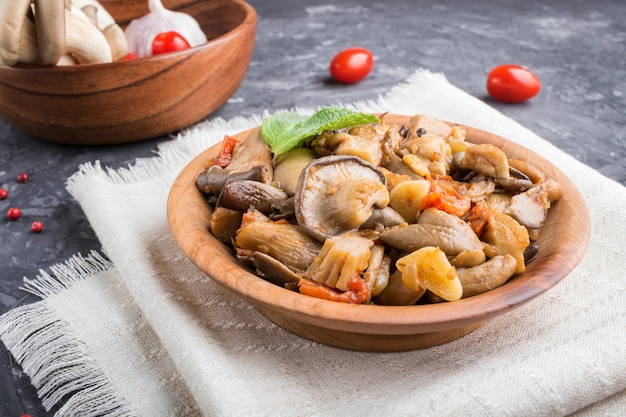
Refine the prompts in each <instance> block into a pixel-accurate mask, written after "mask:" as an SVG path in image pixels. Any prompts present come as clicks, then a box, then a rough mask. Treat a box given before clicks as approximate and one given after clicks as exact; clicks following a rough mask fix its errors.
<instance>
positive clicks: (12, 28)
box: [0, 0, 52, 65]
mask: <svg viewBox="0 0 626 417" xmlns="http://www.w3.org/2000/svg"><path fill="white" fill-rule="evenodd" d="M49 1H52V0H49ZM29 7H30V0H3V1H0V16H1V17H2V24H0V65H15V64H17V62H18V60H19V57H20V38H21V37H22V28H23V26H24V22H25V21H26V20H27V17H26V13H27V11H28V8H29Z"/></svg>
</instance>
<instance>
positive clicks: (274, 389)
mask: <svg viewBox="0 0 626 417" xmlns="http://www.w3.org/2000/svg"><path fill="white" fill-rule="evenodd" d="M329 104H332V103H329ZM351 106H352V107H354V108H357V109H359V110H366V111H379V112H384V111H390V112H393V113H400V114H408V115H411V114H417V113H424V114H431V115H433V116H436V117H440V118H443V119H446V120H451V121H455V122H458V123H463V124H467V125H472V126H475V127H478V128H481V129H485V130H489V131H492V132H494V133H496V134H499V135H502V136H504V137H506V138H509V139H511V140H513V141H516V142H518V143H521V144H522V145H524V146H527V147H529V148H531V149H533V150H534V151H535V152H538V153H540V154H542V155H544V156H545V157H546V158H547V159H549V160H550V161H552V162H553V163H554V164H556V165H557V166H559V167H560V168H561V170H562V171H563V172H565V173H566V174H567V175H568V176H569V177H570V178H571V179H572V180H573V181H574V182H575V183H576V184H577V185H578V186H579V189H580V191H581V193H582V194H583V196H584V198H585V200H586V202H587V204H588V206H589V211H590V215H591V222H592V236H591V241H590V244H589V248H588V252H587V254H586V256H585V257H584V258H583V259H582V261H581V263H580V264H579V266H578V267H577V268H576V270H575V271H574V272H572V273H571V274H570V275H569V276H568V277H567V278H566V279H565V280H563V281H562V282H561V283H559V284H558V285H557V286H556V287H554V288H553V289H551V290H550V291H549V292H547V293H546V294H544V295H542V296H540V297H538V298H536V299H535V300H533V301H531V302H529V303H528V304H526V305H524V306H522V307H520V308H518V309H516V310H513V311H511V312H509V313H507V314H505V315H503V316H500V317H497V318H495V319H492V320H490V321H489V322H487V323H486V324H485V325H484V326H482V327H480V328H479V329H478V330H476V331H474V332H473V333H471V334H469V335H467V336H465V337H463V338H461V339H458V340H455V341H452V342H450V343H447V344H444V345H441V346H436V347H433V348H430V349H426V350H420V351H413V352H402V353H363V352H352V351H346V350H340V349H335V348H331V347H327V346H322V345H319V344H317V343H314V342H311V341H308V340H305V339H302V338H300V337H297V336H295V335H292V334H290V333H288V332H286V331H284V330H282V329H280V328H278V327H277V326H275V325H274V324H272V323H271V322H269V321H268V320H267V319H265V318H264V317H263V316H261V315H260V314H259V313H258V312H256V310H254V308H252V307H251V306H250V305H249V304H247V303H245V302H244V301H242V300H240V299H239V298H238V297H237V296H235V295H233V294H231V293H229V292H227V291H225V290H224V289H223V288H221V287H220V286H218V285H217V284H215V283H213V282H212V281H211V280H210V279H208V278H207V277H205V276H204V275H203V274H202V273H201V272H199V271H198V270H197V268H196V267H195V266H194V265H193V264H192V263H191V262H190V261H189V260H188V259H187V258H186V257H185V256H184V254H182V252H181V251H180V249H179V248H178V247H177V245H176V243H175V242H174V240H173V238H172V237H171V235H170V233H169V229H168V226H167V220H166V200H167V196H168V192H169V188H170V186H171V184H172V182H173V181H174V179H175V177H176V175H177V174H178V173H179V172H180V171H181V170H182V168H183V167H184V166H185V165H186V164H187V163H188V162H189V161H190V160H191V159H192V158H193V157H194V156H195V155H197V154H198V153H199V152H201V151H202V150H204V149H205V148H206V147H208V146H210V145H212V144H214V143H217V142H219V141H220V140H221V139H222V138H223V136H224V134H226V133H228V134H232V133H236V132H237V131H240V130H243V129H245V128H247V127H251V126H254V125H257V124H259V122H260V121H261V116H262V115H259V116H258V117H255V118H251V119H233V120H230V121H224V120H213V121H208V122H205V123H202V124H199V125H197V126H194V127H193V128H192V129H190V130H188V131H186V132H185V133H183V134H182V135H180V137H179V138H177V139H176V140H173V141H170V142H167V143H165V144H163V145H162V146H161V147H160V155H159V156H158V157H155V158H151V159H146V160H140V161H137V164H135V165H134V166H133V167H130V168H128V169H123V170H118V171H111V170H107V169H105V168H103V167H101V166H100V165H99V164H98V163H97V162H96V163H93V164H87V165H85V166H82V167H81V168H80V170H79V172H78V173H77V174H75V175H74V176H73V177H72V178H70V179H69V181H68V190H69V191H70V193H71V194H72V195H73V196H74V197H75V198H76V199H77V201H78V202H79V203H80V205H81V207H82V208H83V210H84V212H85V213H86V215H87V217H88V219H89V221H90V223H91V225H92V227H93V229H94V230H95V232H96V233H97V235H98V237H99V239H100V241H101V243H102V248H103V252H104V253H105V254H106V256H107V258H108V259H106V258H104V257H102V256H101V255H100V254H98V253H91V254H88V255H87V256H81V255H77V256H76V257H74V258H72V259H70V260H68V261H67V262H66V263H64V264H60V265H58V266H56V267H54V268H52V269H51V270H50V271H42V272H41V274H40V276H38V277H36V278H35V279H33V280H26V282H25V288H26V289H27V290H28V291H31V292H34V293H36V294H39V295H41V296H42V297H43V300H42V301H41V302H38V303H35V304H33V305H29V306H23V307H19V308H17V309H15V310H13V311H10V312H8V313H7V314H5V315H4V316H2V317H1V318H0V337H1V338H2V340H3V341H4V343H5V344H6V346H7V347H8V348H9V350H10V351H11V352H12V353H13V354H14V355H15V357H16V358H17V360H18V361H19V362H20V363H21V364H22V366H23V368H24V370H25V372H27V373H28V374H29V375H30V376H31V378H32V380H33V384H34V385H35V386H36V387H37V388H38V390H39V393H40V395H41V397H42V399H43V401H44V404H45V405H46V407H48V408H50V407H53V406H54V405H55V404H56V403H57V402H59V401H60V400H61V398H64V397H65V396H67V395H68V394H70V393H71V395H70V396H69V400H68V399H67V397H65V398H66V402H65V403H64V406H63V407H62V408H61V409H60V410H59V411H58V413H57V415H59V416H69V415H81V416H89V415H96V414H97V415H103V416H229V417H230V416H342V417H346V416H380V415H391V416H481V417H483V416H499V417H501V416H516V417H518V416H533V417H534V416H565V415H569V414H573V413H575V415H576V416H579V417H586V416H600V415H602V416H604V415H615V416H618V415H619V416H623V415H626V398H625V397H626V396H625V394H624V393H625V392H626V391H625V390H626V274H625V273H624V270H625V267H626V260H625V259H624V254H626V209H625V205H624V202H626V189H625V188H624V187H622V186H621V185H619V184H617V183H616V182H614V181H612V180H610V179H607V178H605V177H603V176H602V175H601V174H599V173H598V172H596V171H594V170H593V169H591V168H589V167H587V166H585V165H583V164H581V163H580V162H578V161H576V160H575V159H574V158H572V157H570V156H569V155H566V154H565V153H563V152H562V151H560V150H558V149H557V148H555V147H554V146H552V145H550V144H549V143H548V142H546V141H545V140H543V139H541V138H539V137H538V136H536V135H535V134H533V133H532V132H530V131H528V130H527V129H525V128H523V127H522V126H520V125H519V124H517V123H516V122H514V121H512V120H511V119H509V118H507V117H505V116H503V115H502V114H501V113H499V112H497V111H496V110H494V109H493V108H491V107H489V106H487V105H486V104H485V103H483V102H481V101H480V100H477V99H476V98H474V97H471V96H469V95H468V94H466V93H464V92H463V91H461V90H459V89H457V88H456V87H454V86H452V85H451V84H449V83H448V82H447V80H446V79H445V77H444V76H443V75H441V74H433V73H430V72H427V71H424V70H419V71H416V72H415V74H413V75H412V76H411V77H410V78H409V79H408V80H407V81H406V83H403V84H401V85H399V86H397V87H395V88H393V89H392V90H391V91H390V92H389V93H388V94H386V95H385V96H383V97H379V98H377V99H376V100H372V101H371V102H363V103H357V104H353V105H351ZM302 111H304V112H307V110H302Z"/></svg>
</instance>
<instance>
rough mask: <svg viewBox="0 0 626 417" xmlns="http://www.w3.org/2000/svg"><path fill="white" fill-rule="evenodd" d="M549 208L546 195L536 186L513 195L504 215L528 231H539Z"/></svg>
mask: <svg viewBox="0 0 626 417" xmlns="http://www.w3.org/2000/svg"><path fill="white" fill-rule="evenodd" d="M549 208H550V202H549V201H548V193H547V192H546V191H545V190H543V189H542V188H541V187H540V186H536V187H533V188H531V189H530V190H528V191H526V192H524V193H520V194H516V195H514V196H513V197H512V198H511V202H510V204H509V206H508V207H507V209H506V210H505V211H504V213H506V214H510V215H511V216H513V217H514V218H515V219H516V220H517V221H518V222H520V223H521V224H523V225H524V226H526V227H528V228H529V229H539V228H540V227H542V226H543V224H544V222H545V220H546V216H547V214H548V209H549Z"/></svg>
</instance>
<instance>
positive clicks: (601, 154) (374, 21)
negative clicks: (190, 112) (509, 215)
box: [0, 0, 626, 417]
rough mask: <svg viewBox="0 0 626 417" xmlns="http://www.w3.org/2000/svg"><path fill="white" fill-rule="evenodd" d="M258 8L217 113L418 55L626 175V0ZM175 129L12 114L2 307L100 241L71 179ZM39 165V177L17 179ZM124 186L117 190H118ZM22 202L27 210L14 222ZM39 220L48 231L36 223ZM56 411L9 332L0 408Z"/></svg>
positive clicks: (404, 66) (319, 2) (384, 78)
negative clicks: (116, 130) (100, 143)
mask: <svg viewBox="0 0 626 417" xmlns="http://www.w3.org/2000/svg"><path fill="white" fill-rule="evenodd" d="M250 3H251V4H252V6H253V7H255V9H256V11H257V13H258V18H259V21H258V29H257V37H256V46H255V52H254V56H253V59H252V62H251V64H250V68H249V72H248V74H247V78H246V80H245V81H244V83H243V84H242V86H241V87H240V89H239V90H238V91H237V92H236V93H235V95H234V96H233V98H232V99H231V100H230V101H229V103H228V104H226V105H225V106H223V107H222V108H221V109H219V110H218V111H217V112H216V113H215V114H214V115H213V116H220V117H223V118H226V119H228V118H232V117H235V116H249V115H253V114H259V113H261V112H262V111H263V110H269V111H273V110H278V109H284V108H290V107H294V106H302V107H314V106H317V105H327V104H337V103H341V102H353V101H358V100H364V99H371V98H377V97H378V95H382V94H384V93H386V92H387V91H388V90H389V88H391V87H392V86H394V85H396V84H398V83H400V82H402V81H404V80H405V79H406V78H407V77H408V76H409V75H410V74H412V73H413V72H414V71H415V70H416V69H417V68H426V69H428V70H430V71H433V72H442V73H444V74H445V75H446V77H447V78H448V79H449V80H450V81H451V82H452V83H453V84H455V85H457V86H458V87H460V88H462V89H464V90H465V91H467V92H468V93H469V94H472V95H474V96H476V97H479V98H481V99H483V100H485V101H486V102H487V103H489V104H490V105H492V106H494V107H495V108H497V109H498V110H500V111H501V112H503V113H504V114H506V115H508V116H510V117H512V118H513V119H515V120H517V121H519V122H520V123H521V124H523V125H525V126H526V127H528V128H530V129H532V130H533V131H535V132H536V133H537V134H539V135H540V136H542V137H543V138H545V139H546V140H548V141H550V142H552V143H553V144H555V145H556V146H557V147H559V148H560V149H562V150H564V151H565V152H567V153H569V154H571V155H572V156H574V157H575V158H577V159H578V160H580V161H582V162H584V163H585V164H587V165H589V166H591V167H593V168H595V169H597V170H598V171H600V172H601V173H603V174H604V175H606V176H607V177H609V178H612V179H614V180H615V181H618V182H620V183H622V184H626V162H625V160H626V81H625V80H626V54H625V52H626V51H625V49H626V2H624V1H622V0H613V1H611V0H594V1H588V0H584V1H581V0H553V1H535V0H529V1H528V0H527V1H523V2H521V1H519V0H505V1H499V0H474V1H471V2H469V1H466V0H440V1H436V2H435V1H424V0H417V1H415V0H399V1H394V0H391V1H385V2H382V1H380V2H378V1H361V2H358V1H354V0H348V1H341V2H340V3H339V4H336V5H334V4H332V3H333V2H331V1H329V0H325V1H323V0H295V1H294V0H250ZM356 45H358V46H364V47H367V48H368V49H370V50H371V51H372V52H373V53H374V56H375V60H376V61H375V62H376V64H375V69H374V71H373V73H372V74H371V75H370V76H369V77H368V78H367V79H365V80H364V81H362V82H361V83H358V84H354V85H340V84H337V83H335V82H332V81H331V80H329V78H328V71H327V67H328V63H329V61H330V59H331V58H332V56H333V55H334V54H335V53H336V52H337V51H339V50H341V49H343V48H345V47H348V46H356ZM503 63H516V64H521V65H525V66H527V67H529V68H530V69H531V70H533V72H535V73H536V74H537V75H538V77H539V78H540V79H541V81H542V90H541V92H540V94H539V95H538V96H537V97H535V98H534V99H532V100H531V101H530V102H527V103H523V104H516V105H507V104H503V103H498V102H495V101H492V100H490V99H489V98H488V97H486V91H485V79H486V75H487V73H488V72H489V70H490V69H491V68H492V67H494V66H496V65H499V64H503ZM165 139H167V138H158V139H154V140H149V141H144V142H141V143H136V144H129V145H122V146H113V147H98V148H87V147H74V146H62V145H56V144H51V143H47V142H43V141H40V140H38V139H35V138H33V137H30V136H28V135H26V134H24V133H22V132H20V131H18V130H17V129H15V128H14V127H12V126H10V125H9V124H7V123H6V122H5V121H3V120H1V119H0V187H2V188H6V189H7V190H8V191H9V193H10V198H9V199H7V200H4V201H0V214H1V217H0V314H1V313H3V312H5V311H8V310H9V309H11V308H14V307H16V306H18V305H22V304H26V303H30V302H33V301H36V300H35V297H33V296H30V295H28V294H26V293H24V292H23V291H21V290H20V289H19V286H20V285H21V283H22V278H23V277H30V278H33V277H34V276H35V275H37V273H38V271H39V270H40V269H44V270H45V269H47V268H48V267H50V266H52V265H54V264H55V263H57V262H61V261H64V260H66V259H68V258H69V257H71V256H72V255H74V254H76V253H78V252H80V253H83V254H86V253H87V252H88V251H90V250H92V249H99V248H100V245H99V243H98V241H97V239H96V237H95V235H94V232H93V231H92V230H91V228H90V226H89V224H88V222H87V220H86V219H85V217H84V215H83V213H82V211H81V209H80V207H79V206H78V205H77V204H76V202H75V201H73V199H72V198H71V197H70V196H69V194H68V193H67V192H66V191H65V181H66V179H67V178H68V177H69V176H71V175H72V174H73V173H74V172H76V170H77V168H78V166H79V165H80V164H82V163H85V162H90V161H95V160H100V161H101V163H102V165H104V166H107V167H112V168H116V167H123V166H127V165H129V164H132V163H133V161H134V160H135V158H138V157H149V156H152V155H153V151H154V150H155V149H156V145H157V144H158V143H160V142H162V141H164V140H165ZM23 171H25V172H28V173H29V174H30V177H31V179H30V181H29V182H28V183H26V184H17V182H16V181H15V178H16V176H17V175H18V174H19V173H20V172H23ZM111 198H115V196H111ZM10 206H17V207H20V208H21V209H22V210H23V216H22V219H21V220H20V221H18V222H10V221H8V220H6V219H5V217H4V213H5V212H6V210H7V209H8V208H9V207H10ZM34 220H40V221H42V222H43V223H44V227H45V229H44V231H43V232H42V233H40V234H33V233H31V232H30V230H29V227H30V223H31V222H32V221H34ZM23 413H30V414H31V415H32V416H33V417H35V416H48V415H51V414H47V413H46V412H45V411H44V410H43V408H42V407H41V404H40V403H39V402H38V400H37V398H36V395H35V393H34V390H33V388H32V387H31V386H30V382H29V379H28V378H27V377H26V376H25V375H24V374H23V373H22V371H21V370H20V368H19V366H18V365H17V364H16V363H15V362H14V360H13V359H12V358H11V356H10V355H9V354H8V353H7V352H6V350H5V349H4V347H3V346H2V345H1V344H0V416H2V417H4V416H7V417H19V416H20V415H21V414H23Z"/></svg>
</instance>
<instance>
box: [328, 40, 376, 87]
mask: <svg viewBox="0 0 626 417" xmlns="http://www.w3.org/2000/svg"><path fill="white" fill-rule="evenodd" d="M372 68H374V56H373V55H372V53H371V52H370V51H368V50H367V49H365V48H359V47H354V48H348V49H344V50H343V51H340V52H339V53H337V55H335V56H334V57H333V59H332V60H331V61H330V68H329V69H330V75H331V76H332V77H333V78H334V79H335V80H337V81H339V82H342V83H356V82H358V81H361V80H362V79H363V78H365V77H367V76H368V75H369V73H370V72H371V71H372Z"/></svg>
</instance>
